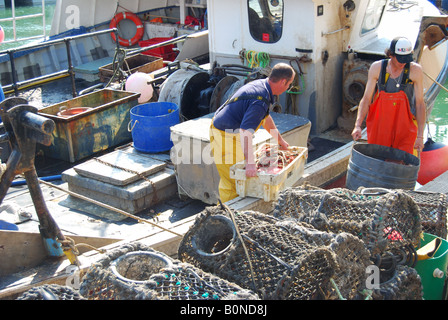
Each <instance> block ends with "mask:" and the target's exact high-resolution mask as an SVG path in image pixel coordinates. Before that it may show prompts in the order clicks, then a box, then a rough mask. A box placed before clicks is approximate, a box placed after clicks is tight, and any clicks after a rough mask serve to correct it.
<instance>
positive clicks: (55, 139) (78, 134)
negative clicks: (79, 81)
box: [38, 89, 140, 162]
mask: <svg viewBox="0 0 448 320" xmlns="http://www.w3.org/2000/svg"><path fill="white" fill-rule="evenodd" d="M139 96H140V94H139V93H133V92H126V91H117V90H111V89H103V90H99V91H96V92H93V93H89V94H86V95H83V96H79V97H76V98H73V99H71V100H67V101H64V102H61V103H58V104H54V105H51V106H49V107H46V108H42V109H40V110H39V111H38V113H39V114H40V115H42V116H44V117H47V118H49V119H52V120H53V121H54V122H55V124H56V126H55V130H54V131H53V134H52V142H51V145H50V146H43V145H38V146H39V148H40V150H42V151H43V152H44V154H45V156H48V157H50V158H54V159H60V160H64V161H69V162H76V161H78V160H80V159H83V158H86V157H88V156H90V155H92V154H94V153H97V152H99V151H102V150H106V149H108V148H110V147H114V146H117V145H119V144H122V143H125V142H127V141H131V140H132V136H131V133H130V132H129V131H128V124H129V122H130V109H131V108H132V107H134V106H136V105H137V99H138V98H139ZM82 109H86V110H85V111H82V112H80V113H77V112H73V114H70V113H68V115H66V116H62V115H61V110H64V111H67V110H68V111H70V110H82ZM58 114H59V115H58Z"/></svg>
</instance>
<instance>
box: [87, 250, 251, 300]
mask: <svg viewBox="0 0 448 320" xmlns="http://www.w3.org/2000/svg"><path fill="white" fill-rule="evenodd" d="M80 293H81V294H82V296H83V297H86V298H87V299H90V300H187V299H188V300H241V299H244V300H256V299H258V297H257V296H256V295H255V294H254V293H252V292H250V291H248V290H244V289H242V288H240V287H239V286H237V285H235V284H232V283H229V282H228V281H225V280H223V279H220V278H218V277H216V276H214V275H211V274H207V273H205V272H203V271H202V270H199V269H197V268H195V267H194V266H192V265H189V264H186V263H181V262H180V261H178V260H174V259H171V258H170V257H168V256H166V255H165V254H163V253H160V252H157V251H154V250H152V249H151V248H149V247H147V246H145V245H143V244H141V243H134V244H127V245H124V246H122V247H120V248H118V249H115V250H113V251H111V252H110V253H109V254H108V255H107V256H106V257H105V258H103V259H101V260H100V261H98V262H97V263H95V264H92V266H91V267H90V268H89V270H88V271H87V273H86V275H85V277H84V278H83V281H82V283H81V286H80Z"/></svg>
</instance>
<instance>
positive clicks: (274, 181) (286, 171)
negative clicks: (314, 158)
mask: <svg viewBox="0 0 448 320" xmlns="http://www.w3.org/2000/svg"><path fill="white" fill-rule="evenodd" d="M266 145H269V144H263V145H262V146H261V147H260V148H259V149H258V150H257V152H256V153H258V152H260V150H262V149H263V148H264V147H265V146H266ZM289 149H290V150H295V151H297V153H298V156H297V157H296V158H295V159H294V160H293V161H292V162H291V163H290V164H289V165H288V166H286V167H285V168H283V169H281V171H279V172H278V173H276V174H272V173H267V172H264V171H259V172H258V176H257V177H252V178H248V177H246V170H245V164H244V161H242V162H238V163H237V164H235V165H233V166H232V167H231V168H230V177H231V178H232V179H235V184H236V192H237V193H238V195H239V196H241V197H246V196H249V197H254V198H260V199H263V200H264V201H266V202H268V201H274V200H277V199H278V195H279V193H280V192H281V191H283V190H285V189H286V188H288V187H292V186H293V185H294V184H295V183H296V182H297V181H298V180H299V179H300V178H301V177H302V175H303V170H304V167H305V162H306V159H307V158H308V148H304V147H295V146H294V147H289Z"/></svg>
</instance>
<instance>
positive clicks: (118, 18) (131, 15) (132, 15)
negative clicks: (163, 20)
mask: <svg viewBox="0 0 448 320" xmlns="http://www.w3.org/2000/svg"><path fill="white" fill-rule="evenodd" d="M124 19H128V20H131V21H132V22H134V23H135V26H136V27H137V32H136V33H135V35H134V36H133V37H132V38H131V39H124V38H122V37H120V36H118V42H119V43H120V44H121V45H122V46H125V47H128V46H132V45H134V44H136V43H137V42H139V41H140V39H141V38H142V37H143V33H144V29H143V23H142V21H141V20H140V18H139V17H138V16H137V15H136V14H135V13H132V12H120V13H117V14H116V15H115V16H114V17H113V18H112V20H111V21H110V25H109V28H111V29H112V28H116V27H117V26H118V23H119V22H120V21H121V20H124ZM111 36H112V39H113V40H114V41H117V39H116V37H115V33H114V32H112V33H111Z"/></svg>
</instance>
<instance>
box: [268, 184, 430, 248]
mask: <svg viewBox="0 0 448 320" xmlns="http://www.w3.org/2000/svg"><path fill="white" fill-rule="evenodd" d="M274 216H275V217H277V218H279V219H282V220H284V219H287V218H293V219H296V220H297V221H299V222H305V223H309V224H311V225H312V226H313V227H314V228H316V229H318V230H321V231H328V232H334V233H340V232H348V233H351V234H352V235H355V236H357V237H360V239H362V240H363V241H364V243H365V245H366V246H367V248H368V249H369V251H370V254H371V255H373V256H375V255H377V254H383V253H384V252H386V251H391V250H395V249H398V248H403V247H409V246H412V247H416V246H417V245H418V243H419V239H420V235H421V232H422V227H421V220H420V209H419V208H418V206H417V204H416V203H415V201H414V200H413V199H412V198H411V197H410V196H409V195H407V194H406V193H404V192H401V191H399V190H394V191H391V192H387V193H385V194H381V195H364V194H361V193H357V192H355V191H351V190H348V189H343V188H340V189H339V188H336V189H331V190H320V189H317V190H305V189H302V188H300V187H298V188H290V189H287V190H285V191H283V192H282V193H281V195H280V197H279V201H278V202H277V205H276V207H275V209H274Z"/></svg>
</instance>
